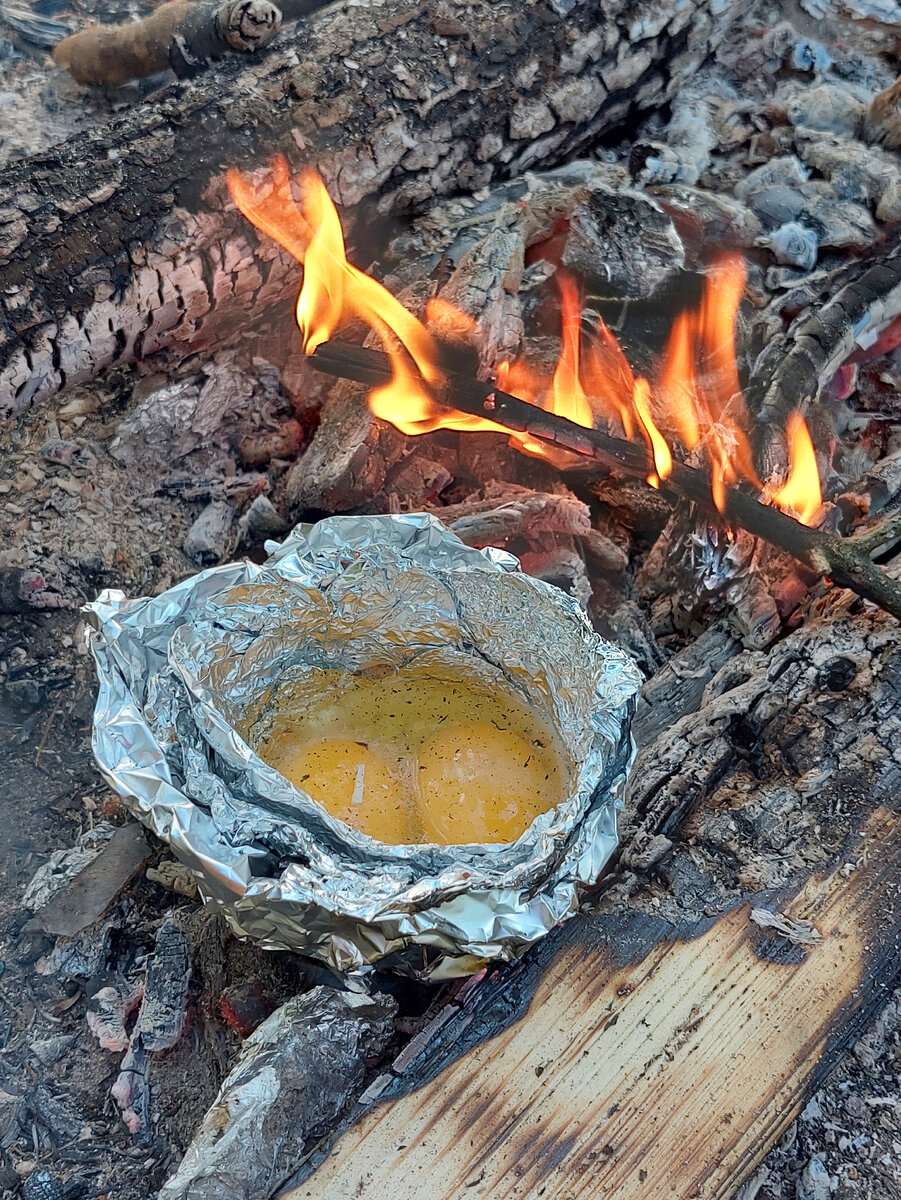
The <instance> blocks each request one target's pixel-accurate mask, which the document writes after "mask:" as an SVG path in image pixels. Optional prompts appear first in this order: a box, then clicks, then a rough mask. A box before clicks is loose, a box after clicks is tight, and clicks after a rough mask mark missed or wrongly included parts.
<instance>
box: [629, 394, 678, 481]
mask: <svg viewBox="0 0 901 1200" xmlns="http://www.w3.org/2000/svg"><path fill="white" fill-rule="evenodd" d="M632 403H633V404H634V405H635V412H636V414H637V416H638V419H639V421H640V422H641V428H642V430H643V431H644V434H645V437H646V438H647V441H648V445H649V446H650V448H651V455H652V456H653V459H654V466H655V467H656V468H657V473H656V474H651V475H649V476H648V483H649V484H650V485H651V487H660V481H661V480H662V479H666V477H667V476H668V475H669V474H670V473H671V471H672V469H673V456H672V454H671V453H670V448H669V446H668V445H667V444H666V438H665V437H664V436H663V434H662V433H661V432H660V430H659V429H658V428H657V426H656V425H655V424H654V418H653V417H652V416H651V385H650V384H649V383H648V381H647V380H646V379H636V380H635V387H634V389H633V391H632Z"/></svg>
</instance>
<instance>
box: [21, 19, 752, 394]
mask: <svg viewBox="0 0 901 1200" xmlns="http://www.w3.org/2000/svg"><path fill="white" fill-rule="evenodd" d="M742 7H743V5H742V3H741V0H728V2H727V3H725V4H723V3H721V2H719V0H691V2H690V3H687V4H684V3H682V2H681V0H656V2H655V3H647V4H642V5H640V6H638V7H635V6H634V5H628V4H625V3H623V2H622V0H579V2H577V3H574V4H573V3H558V2H557V0H528V2H527V3H525V4H513V3H510V2H509V0H506V2H502V3H494V4H489V3H487V0H478V2H476V3H464V2H463V0H443V3H442V4H441V5H440V6H439V7H437V8H436V7H434V6H433V5H431V4H424V3H422V0H400V3H398V4H393V5H391V6H390V8H389V7H387V6H384V5H381V4H379V3H376V2H372V3H367V4H361V5H353V6H348V7H347V8H346V9H342V10H339V11H328V12H323V13H320V14H318V15H317V16H316V17H315V18H314V19H313V20H311V21H310V22H308V23H306V24H304V25H302V26H299V27H297V31H296V32H293V33H292V32H289V33H287V34H282V35H281V36H280V38H278V39H277V40H276V42H275V43H273V45H272V47H271V48H270V49H269V50H268V51H266V52H265V53H263V54H261V55H260V57H259V58H258V59H256V60H254V61H253V62H252V63H249V64H248V63H246V62H244V61H239V60H237V59H235V60H231V61H228V62H224V63H223V64H221V65H220V66H219V67H218V68H217V70H216V71H215V72H214V73H213V74H212V75H209V76H203V77H200V78H198V79H197V80H195V81H194V82H191V83H183V84H175V85H173V86H172V87H170V88H168V89H167V90H166V91H164V92H163V93H161V94H159V95H158V96H157V97H156V98H155V99H154V100H153V101H152V102H149V103H146V104H144V105H141V106H138V107H136V108H135V109H134V110H133V111H131V112H129V113H127V114H126V115H125V116H123V117H121V118H118V119H117V120H115V121H114V122H112V123H111V124H109V125H107V126H104V127H101V128H98V129H96V130H93V131H91V132H90V133H87V134H83V135H79V136H77V137H75V138H73V139H71V140H70V141H69V142H67V143H65V144H64V145H62V146H60V147H56V148H53V149H51V150H48V151H47V152H45V153H44V154H43V155H42V156H41V159H40V161H39V162H37V161H30V162H23V163H16V164H13V165H12V166H10V167H8V168H7V169H6V170H5V171H4V172H3V173H2V175H0V278H2V285H3V286H2V292H0V296H2V301H0V303H2V306H3V308H2V312H3V335H2V344H0V416H3V415H8V414H10V413H14V412H17V411H21V410H22V409H23V408H25V407H27V406H28V405H30V404H32V403H35V402H36V401H38V400H42V399H45V398H47V397H49V396H51V395H53V394H54V393H55V392H56V391H58V390H59V389H61V388H62V387H64V386H66V385H67V384H71V383H76V382H79V381H83V380H86V379H88V378H91V377H93V376H95V375H96V374H98V373H99V372H100V371H102V370H104V369H105V368H107V367H109V366H111V365H113V364H115V363H120V362H128V361H132V360H134V359H137V358H142V357H146V356H147V355H149V354H151V353H153V352H154V351H155V350H157V349H159V348H161V347H163V346H166V345H173V344H174V345H178V346H181V347H185V346H188V345H194V346H205V347H209V346H211V345H214V344H217V343H218V342H219V341H221V340H223V339H225V338H234V336H235V333H236V331H238V330H240V329H242V328H244V327H246V325H247V323H248V322H250V321H252V320H254V319H256V318H259V317H260V316H261V315H264V314H266V313H267V311H268V310H269V309H270V308H272V309H274V307H275V306H276V305H277V302H278V301H280V300H283V299H285V298H286V297H287V296H288V295H289V294H290V293H291V292H292V291H293V289H294V287H295V286H296V265H295V264H294V262H293V260H291V261H289V260H288V259H287V256H285V255H284V254H281V253H278V252H275V251H273V249H272V248H271V246H268V247H264V248H259V249H258V248H257V247H256V245H255V242H254V240H253V239H252V235H250V234H249V232H248V230H247V228H246V226H245V224H244V222H243V221H238V220H236V219H235V214H234V211H233V210H232V209H231V207H230V205H229V203H228V201H227V197H226V192H225V188H224V183H223V180H222V173H223V169H224V167H225V166H226V165H227V164H229V163H237V164H240V165H242V166H252V165H254V164H256V163H262V162H265V161H266V159H267V158H268V157H269V156H270V155H271V154H272V153H274V152H275V151H281V152H283V153H284V154H285V155H286V156H287V157H288V159H289V161H290V162H291V163H292V165H295V166H297V165H300V164H313V165H315V166H316V167H317V168H318V170H319V171H320V173H321V174H322V176H323V178H324V179H325V181H326V183H327V185H328V187H329V190H330V191H331V193H332V195H333V196H334V198H335V199H336V200H337V201H338V202H339V203H340V204H342V205H346V206H351V205H356V204H359V203H360V202H361V201H363V200H366V199H368V198H373V199H375V198H377V199H378V205H379V208H380V210H381V211H382V212H386V213H397V212H402V211H405V210H407V209H410V208H413V207H415V206H417V205H421V204H422V203H423V202H424V201H426V200H428V199H430V198H431V197H433V196H435V195H441V194H447V193H449V192H451V191H454V190H466V191H472V190H473V189H475V188H478V187H482V186H484V185H486V184H488V183H490V182H492V181H493V180H496V179H499V178H504V177H508V176H510V175H514V174H516V173H517V172H522V171H523V170H524V169H526V168H528V167H531V166H533V165H535V164H538V163H551V162H555V161H559V160H562V159H564V158H566V157H568V156H571V155H572V154H573V153H574V152H576V151H578V150H579V149H580V148H581V147H583V146H587V145H589V144H591V143H592V142H593V141H594V140H596V138H597V137H598V135H599V134H602V133H604V132H606V131H609V130H611V129H613V128H615V127H616V126H617V125H618V124H619V123H621V122H622V121H623V120H624V118H625V117H626V116H627V114H628V113H629V112H630V111H632V110H634V109H637V108H641V107H647V106H649V105H660V104H663V103H665V102H666V101H667V100H668V99H670V98H672V97H673V96H674V95H675V94H676V93H677V92H678V90H679V88H680V87H681V86H682V85H683V84H684V83H685V81H686V79H688V78H689V77H690V76H691V75H692V73H693V72H694V71H695V69H696V68H697V66H698V65H699V64H700V63H701V62H702V61H703V59H704V57H705V56H706V55H707V53H708V52H709V50H710V48H711V46H712V45H714V44H716V43H717V42H718V41H719V40H721V39H722V38H723V37H724V36H725V34H726V32H727V30H728V26H729V20H730V18H731V17H732V16H733V15H734V14H735V13H737V12H738V11H739V10H740V9H741V8H742Z"/></svg>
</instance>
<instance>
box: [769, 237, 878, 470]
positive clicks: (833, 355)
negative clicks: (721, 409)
mask: <svg viewBox="0 0 901 1200" xmlns="http://www.w3.org/2000/svg"><path fill="white" fill-rule="evenodd" d="M899 315H901V247H896V248H895V249H894V250H893V251H891V252H890V253H889V254H888V255H886V256H885V257H884V258H881V259H880V260H879V261H878V262H875V263H872V262H871V263H865V264H861V266H860V268H859V270H858V271H857V272H856V273H855V277H854V278H852V279H850V280H849V281H848V282H847V283H846V284H845V285H844V286H843V287H841V288H839V290H838V291H836V292H835V293H834V294H833V295H832V296H831V298H830V299H829V300H827V301H826V303H825V304H823V305H822V306H820V307H817V308H816V309H814V311H812V312H803V313H802V314H801V315H800V316H799V317H798V319H797V320H796V321H794V322H793V323H792V325H791V326H790V328H789V329H788V331H787V332H786V333H785V335H784V336H783V337H781V338H776V339H774V340H773V341H772V342H770V344H769V345H768V346H767V348H766V349H765V350H764V352H763V353H762V354H761V355H760V357H759V359H758V360H757V363H756V364H755V368H754V373H753V376H752V379H751V383H750V386H749V388H748V394H747V399H748V404H749V407H750V408H751V411H752V412H754V414H755V415H756V416H757V418H758V420H759V421H760V424H761V425H762V427H763V428H765V429H781V428H783V427H784V425H785V421H786V418H787V416H788V414H789V412H790V411H791V410H792V409H797V410H798V411H799V412H802V413H803V412H804V411H805V410H806V409H807V408H808V407H809V406H810V405H811V404H813V402H814V401H815V399H816V397H817V396H818V395H819V394H820V392H821V391H822V389H823V388H824V387H825V385H826V384H827V383H828V382H829V380H830V379H831V378H832V376H833V375H834V374H835V372H836V371H837V370H838V368H839V367H840V366H841V365H842V363H843V362H845V360H846V359H847V358H849V357H850V356H851V355H852V354H853V353H855V351H859V350H862V349H866V348H867V347H869V346H871V345H872V344H873V343H874V342H875V341H876V340H877V337H878V331H879V328H880V327H881V326H884V325H886V324H887V323H888V322H889V321H892V320H894V319H895V318H897V317H898V316H899ZM765 458H767V459H768V461H769V463H771V464H773V465H777V466H779V465H781V464H782V462H783V461H784V450H782V449H781V443H780V442H779V441H778V440H775V439H774V440H772V441H771V442H770V444H769V446H768V448H767V451H766V453H765Z"/></svg>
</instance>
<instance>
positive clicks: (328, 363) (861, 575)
mask: <svg viewBox="0 0 901 1200" xmlns="http://www.w3.org/2000/svg"><path fill="white" fill-rule="evenodd" d="M310 361H311V363H312V364H313V366H315V367H317V368H318V369H319V370H322V371H325V372H327V373H328V374H333V375H338V376H341V377H342V378H346V379H353V380H356V382H358V383H364V384H366V385H368V386H370V387H372V386H375V385H379V384H385V383H389V382H390V381H391V379H392V377H393V371H392V368H391V365H390V360H389V359H388V357H387V355H385V354H383V353H381V352H380V351H378V350H367V349H364V348H363V347H359V346H353V345H349V344H348V343H345V342H337V341H332V342H326V343H325V344H324V345H322V346H319V347H317V349H316V351H315V352H314V354H313V356H312V358H311V360H310ZM447 378H448V386H447V392H446V394H444V395H442V396H441V397H440V398H439V399H440V400H441V402H443V403H445V404H447V405H448V407H452V408H456V409H459V410H461V411H462V412H467V413H473V414H474V415H476V416H480V417H486V418H488V419H490V420H492V421H494V422H496V423H497V424H498V425H502V426H503V427H504V428H505V429H509V430H511V431H514V432H519V433H522V432H526V433H530V434H532V435H533V436H534V437H538V438H540V439H541V440H542V441H545V442H549V443H551V444H552V445H554V446H557V447H559V448H560V449H563V450H570V451H573V452H575V453H576V454H581V455H584V456H585V457H587V458H594V459H596V460H597V461H599V462H603V463H606V464H607V465H608V466H611V467H613V468H614V469H616V470H618V471H621V472H625V473H626V474H628V475H631V476H635V477H638V478H641V479H643V478H646V477H647V475H648V474H649V473H651V472H652V471H653V463H652V461H651V459H650V457H649V455H648V452H647V450H646V449H645V447H644V446H643V445H640V444H638V443H635V442H629V441H626V440H624V439H623V438H615V437H611V436H610V435H609V434H606V433H603V432H602V431H601V430H598V429H585V428H583V427H582V426H581V425H576V424H575V423H574V422H572V421H568V420H566V418H565V417H558V416H556V415H555V414H554V413H549V412H545V411H544V410H543V409H539V408H536V407H535V405H533V404H527V403H526V402H525V401H524V400H520V399H518V398H517V397H516V396H510V395H508V394H507V393H506V392H502V391H499V390H498V389H497V388H495V387H493V386H492V384H490V383H484V382H482V381H480V380H477V379H470V378H468V377H466V376H462V375H457V374H453V373H449V374H448V376H447ZM661 491H662V492H663V493H664V494H665V495H672V496H674V497H680V498H683V499H687V500H691V501H693V502H694V503H695V504H697V505H698V506H699V507H701V508H702V509H705V510H706V511H708V512H709V513H710V514H711V515H712V516H713V517H714V518H715V519H719V517H720V514H718V513H717V510H716V508H715V507H714V504H713V499H712V490H711V485H710V477H709V475H708V474H707V473H706V472H705V471H702V470H699V469H698V468H695V467H689V466H686V465H685V464H684V463H678V462H676V463H674V464H673V469H672V473H671V474H670V475H669V476H668V477H667V479H666V480H665V481H664V483H663V484H662V485H661ZM722 516H723V517H725V518H726V520H727V521H729V522H733V523H734V524H736V525H738V526H740V527H741V528H742V529H746V530H747V531H748V532H749V533H751V534H753V535H754V536H755V537H759V538H763V539H764V540H765V541H767V542H770V543H771V544H772V545H774V546H778V547H779V548H780V549H782V550H785V551H787V552H788V553H789V554H791V555H792V557H794V558H796V559H798V561H799V562H802V563H804V564H805V565H806V566H808V567H810V568H811V569H812V570H814V571H816V573H817V574H818V575H822V576H823V577H824V578H828V579H830V580H831V581H832V582H833V583H836V584H838V585H839V586H840V587H846V588H850V590H851V591H853V592H856V593H857V594H858V595H859V596H863V597H864V599H866V600H870V601H872V602H873V603H874V604H877V605H878V606H879V607H880V608H882V609H884V610H885V611H886V612H888V613H891V614H892V616H894V617H897V618H898V619H899V620H901V583H899V581H898V580H895V579H892V578H891V577H890V576H889V575H887V574H886V573H885V572H884V571H882V570H881V569H880V568H879V567H878V566H876V564H875V563H873V562H872V560H871V558H870V555H871V553H872V552H873V551H874V550H875V549H878V548H879V547H880V546H883V545H885V544H886V543H887V542H888V541H889V540H891V539H892V537H893V536H894V533H895V532H896V527H897V525H899V524H901V518H897V519H893V520H891V521H889V522H887V523H886V525H885V526H882V527H880V528H879V529H878V530H873V531H870V532H869V533H868V534H867V535H865V536H861V537H858V538H841V537H838V536H836V535H834V534H830V533H824V532H822V531H821V530H819V529H811V528H809V527H808V526H807V525H802V524H801V523H800V521H796V520H795V519H794V518H793V517H790V516H788V515H787V514H786V513H783V512H780V511H779V510H778V509H776V508H771V507H769V505H766V504H761V503H760V501H759V500H756V499H755V498H754V497H753V496H750V495H748V494H747V493H746V492H743V491H741V490H740V489H738V488H730V489H729V490H728V491H727V492H726V500H725V511H724V512H723V513H722Z"/></svg>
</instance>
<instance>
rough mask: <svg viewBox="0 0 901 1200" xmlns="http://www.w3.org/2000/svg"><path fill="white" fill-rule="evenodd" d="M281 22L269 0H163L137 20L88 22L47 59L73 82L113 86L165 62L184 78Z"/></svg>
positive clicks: (249, 48)
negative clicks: (203, 0) (52, 60)
mask: <svg viewBox="0 0 901 1200" xmlns="http://www.w3.org/2000/svg"><path fill="white" fill-rule="evenodd" d="M281 23H282V14H281V11H280V10H279V9H278V8H276V7H275V5H274V4H270V3H269V0H224V3H223V2H222V0H212V2H209V3H203V4H198V3H195V0H169V2H168V3H166V4H161V5H160V7H159V8H157V9H155V10H154V12H152V13H151V14H150V16H147V17H143V18H142V19H141V20H140V21H129V22H128V24H126V25H88V26H86V27H85V28H84V29H80V30H79V31H78V33H73V34H72V35H71V36H70V37H67V38H63V40H62V41H61V42H59V43H58V44H57V45H56V46H55V47H54V48H53V58H54V61H55V62H57V63H58V64H59V65H60V66H61V67H65V68H66V70H67V71H68V72H69V74H70V75H72V76H74V77H75V79H77V80H78V82H79V83H90V84H111V85H113V86H118V85H120V84H123V83H127V82H128V81H129V80H130V79H143V78H144V77H145V76H146V75H155V74H156V73H157V72H158V71H165V70H166V69H167V68H168V67H171V68H172V70H173V71H174V72H175V74H176V75H177V76H178V77H179V78H180V79H187V78H190V76H192V75H196V74H197V73H198V71H201V70H203V69H204V67H206V66H208V65H209V61H210V59H213V58H221V57H222V56H223V55H224V54H228V53H229V52H231V51H243V52H244V53H252V52H253V51H254V50H259V49H260V48H261V47H262V46H265V45H266V44H267V43H268V42H271V41H272V39H273V38H274V37H275V35H276V34H277V33H278V31H279V29H280V27H281Z"/></svg>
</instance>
